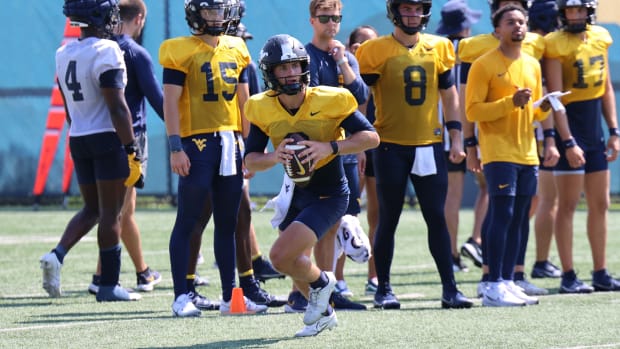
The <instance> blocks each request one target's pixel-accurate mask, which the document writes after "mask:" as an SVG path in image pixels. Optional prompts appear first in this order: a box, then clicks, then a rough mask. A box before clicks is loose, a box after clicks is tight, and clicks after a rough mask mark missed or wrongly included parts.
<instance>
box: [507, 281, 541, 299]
mask: <svg viewBox="0 0 620 349" xmlns="http://www.w3.org/2000/svg"><path fill="white" fill-rule="evenodd" d="M504 284H505V285H506V288H507V289H508V291H509V292H510V293H512V294H513V295H515V296H516V297H517V298H519V299H521V300H522V301H524V302H525V304H527V305H536V304H538V298H536V297H530V296H528V295H527V294H525V292H523V289H522V288H521V287H519V286H517V285H516V284H515V283H514V281H512V280H509V281H504Z"/></svg>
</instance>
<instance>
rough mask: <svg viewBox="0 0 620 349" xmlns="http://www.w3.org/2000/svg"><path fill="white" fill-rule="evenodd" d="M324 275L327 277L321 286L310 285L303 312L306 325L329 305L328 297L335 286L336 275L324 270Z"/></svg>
mask: <svg viewBox="0 0 620 349" xmlns="http://www.w3.org/2000/svg"><path fill="white" fill-rule="evenodd" d="M325 275H327V279H328V282H327V285H325V286H324V287H322V288H312V287H310V293H309V296H308V298H309V299H308V306H307V307H306V312H305V313H304V324H306V325H312V324H314V323H315V322H317V321H318V320H319V319H320V318H321V317H322V316H323V313H324V312H325V311H326V310H327V307H328V306H329V297H330V296H331V294H332V292H333V291H334V288H335V287H336V277H335V276H334V273H332V272H330V271H327V272H325Z"/></svg>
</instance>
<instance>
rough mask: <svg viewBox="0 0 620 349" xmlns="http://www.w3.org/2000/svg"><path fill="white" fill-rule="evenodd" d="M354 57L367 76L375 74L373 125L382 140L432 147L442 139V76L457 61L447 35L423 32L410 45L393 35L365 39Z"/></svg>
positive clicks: (373, 84) (372, 85)
mask: <svg viewBox="0 0 620 349" xmlns="http://www.w3.org/2000/svg"><path fill="white" fill-rule="evenodd" d="M356 57H357V60H358V62H359V65H360V73H361V75H362V77H364V80H367V78H368V77H371V79H374V78H376V80H374V83H372V84H371V88H372V92H373V96H374V102H375V106H376V110H375V116H376V120H375V123H374V126H375V128H376V130H377V132H378V133H379V136H380V137H381V141H382V142H391V143H396V144H401V145H428V144H433V143H439V142H441V141H442V129H443V125H442V122H441V117H440V116H439V115H438V111H437V103H438V102H439V88H440V87H439V75H441V74H443V73H445V72H446V71H448V70H450V69H451V68H452V66H453V65H454V62H455V55H454V48H453V46H452V43H451V42H450V41H449V40H448V39H446V38H443V37H439V36H435V35H430V34H419V41H418V43H417V44H416V45H415V46H414V47H413V48H408V47H405V46H403V45H402V44H401V43H399V42H398V41H396V39H394V37H393V36H392V35H391V34H390V35H385V36H381V37H379V38H377V39H374V40H369V41H366V42H364V43H363V44H362V45H361V46H360V47H359V48H358V50H357V52H356ZM371 82H373V81H371ZM397 82H402V83H397Z"/></svg>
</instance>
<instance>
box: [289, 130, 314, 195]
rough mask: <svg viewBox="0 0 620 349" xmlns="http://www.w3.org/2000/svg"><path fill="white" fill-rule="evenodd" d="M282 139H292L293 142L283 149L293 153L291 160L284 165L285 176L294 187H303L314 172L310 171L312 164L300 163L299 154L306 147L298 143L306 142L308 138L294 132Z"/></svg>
mask: <svg viewBox="0 0 620 349" xmlns="http://www.w3.org/2000/svg"><path fill="white" fill-rule="evenodd" d="M284 138H292V139H294V141H293V142H291V143H289V144H287V145H286V146H285V148H286V149H290V150H294V151H295V154H293V158H292V159H290V160H289V161H287V162H286V163H285V164H284V172H286V175H287V176H289V178H291V180H292V181H293V182H295V185H299V186H301V187H304V186H306V185H308V183H309V182H310V178H311V177H312V173H313V172H314V171H312V170H310V168H311V167H312V162H308V163H305V164H304V163H302V160H303V159H302V158H301V157H299V153H301V152H302V151H303V150H304V149H306V146H305V145H303V144H298V143H299V142H300V141H304V140H308V137H307V136H306V135H305V134H303V133H299V132H296V133H289V134H287V135H286V137H284Z"/></svg>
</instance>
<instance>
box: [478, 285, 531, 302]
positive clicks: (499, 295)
mask: <svg viewBox="0 0 620 349" xmlns="http://www.w3.org/2000/svg"><path fill="white" fill-rule="evenodd" d="M482 305H483V306H486V307H517V306H524V305H525V301H523V300H521V299H519V298H517V296H515V295H514V294H512V292H510V291H508V289H507V288H506V284H505V283H503V282H489V283H488V287H487V288H486V291H485V292H484V295H483V297H482Z"/></svg>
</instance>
